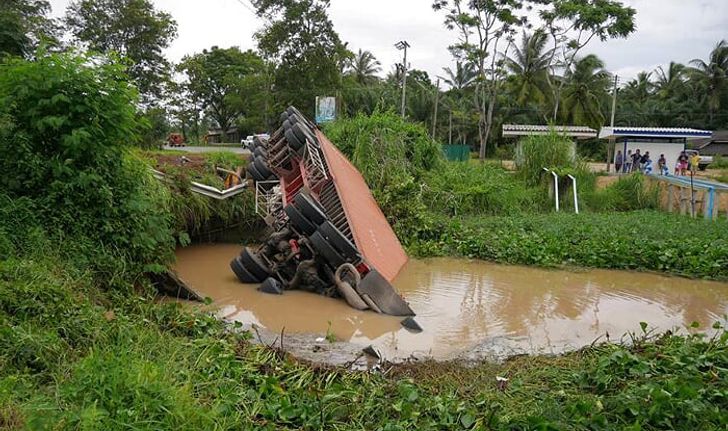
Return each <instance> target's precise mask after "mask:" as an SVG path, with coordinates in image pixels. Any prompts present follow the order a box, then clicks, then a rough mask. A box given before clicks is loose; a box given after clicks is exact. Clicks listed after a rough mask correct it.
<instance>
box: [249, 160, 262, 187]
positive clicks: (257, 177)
mask: <svg viewBox="0 0 728 431" xmlns="http://www.w3.org/2000/svg"><path fill="white" fill-rule="evenodd" d="M248 173H249V174H250V177H251V178H252V179H253V181H255V182H258V181H265V180H266V177H264V176H263V174H262V173H261V172H260V171H259V170H258V168H256V167H255V163H251V164H249V165H248Z"/></svg>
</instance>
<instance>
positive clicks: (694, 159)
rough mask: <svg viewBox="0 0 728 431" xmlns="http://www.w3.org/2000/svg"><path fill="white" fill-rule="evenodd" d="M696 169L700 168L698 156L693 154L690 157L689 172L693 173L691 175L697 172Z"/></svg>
mask: <svg viewBox="0 0 728 431" xmlns="http://www.w3.org/2000/svg"><path fill="white" fill-rule="evenodd" d="M698 168H700V154H698V153H697V152H695V153H693V155H692V156H691V157H690V170H691V171H693V173H696V172H698Z"/></svg>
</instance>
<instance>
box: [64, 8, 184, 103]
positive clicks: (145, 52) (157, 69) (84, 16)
mask: <svg viewBox="0 0 728 431" xmlns="http://www.w3.org/2000/svg"><path fill="white" fill-rule="evenodd" d="M65 23H66V27H67V28H68V30H69V31H70V32H71V34H72V35H73V37H74V39H75V40H76V41H77V42H82V43H86V44H88V47H89V48H90V49H91V50H92V51H96V52H101V53H111V52H115V53H118V54H119V55H121V56H122V57H124V58H126V59H128V60H129V76H130V77H131V78H133V80H134V83H135V84H136V85H137V87H138V88H139V91H140V92H141V94H142V96H143V97H144V102H149V103H151V102H154V101H156V100H158V99H159V98H160V97H162V95H163V93H162V92H163V89H164V83H165V82H166V81H167V80H168V79H169V75H170V67H169V62H168V61H167V59H166V58H165V57H164V50H165V49H166V48H167V47H169V45H170V44H171V43H172V41H173V40H174V39H175V37H177V23H176V22H175V21H174V19H173V18H172V16H171V15H169V14H168V13H166V12H160V11H157V10H156V9H155V8H154V5H153V4H152V2H151V1H149V0H74V1H73V2H72V3H71V4H70V5H69V6H68V10H67V11H66V16H65Z"/></svg>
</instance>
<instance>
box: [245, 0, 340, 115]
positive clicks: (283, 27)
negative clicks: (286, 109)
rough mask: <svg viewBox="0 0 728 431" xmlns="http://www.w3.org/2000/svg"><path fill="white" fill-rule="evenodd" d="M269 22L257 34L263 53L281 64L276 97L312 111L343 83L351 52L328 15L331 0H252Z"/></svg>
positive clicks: (278, 64)
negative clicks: (324, 96)
mask: <svg viewBox="0 0 728 431" xmlns="http://www.w3.org/2000/svg"><path fill="white" fill-rule="evenodd" d="M252 3H253V5H254V6H255V8H256V10H257V12H258V15H259V16H261V17H264V18H265V19H266V22H267V24H266V26H265V27H264V28H263V29H262V30H260V31H258V32H257V33H256V35H255V38H256V40H257V41H258V49H259V50H260V52H261V54H262V55H263V57H264V58H265V59H266V60H268V61H271V62H274V63H275V64H276V65H277V68H276V71H275V85H276V90H277V92H278V94H277V96H276V97H277V99H278V100H279V101H280V102H282V103H283V104H294V105H296V106H298V107H299V109H301V110H302V111H303V112H305V113H307V114H308V115H309V116H313V113H314V109H313V108H314V101H315V98H316V96H320V95H322V94H320V92H327V93H328V92H330V91H332V90H335V89H337V88H340V86H341V71H342V69H343V67H344V65H345V63H346V60H347V58H348V57H349V55H350V53H349V52H348V51H347V50H346V48H345V47H344V44H343V43H342V42H341V40H340V38H339V35H338V33H336V31H335V30H334V26H333V23H332V22H331V20H330V19H329V16H328V13H327V9H328V7H329V1H328V0H254V1H253V2H252Z"/></svg>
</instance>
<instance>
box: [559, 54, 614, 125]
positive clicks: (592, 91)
mask: <svg viewBox="0 0 728 431" xmlns="http://www.w3.org/2000/svg"><path fill="white" fill-rule="evenodd" d="M565 78H566V81H567V84H566V85H565V86H564V90H563V101H562V104H561V108H560V109H561V118H562V119H563V121H565V124H581V125H586V126H590V127H592V128H594V129H595V130H599V128H600V127H601V126H602V125H603V124H604V119H605V118H604V114H603V112H605V110H604V107H605V105H607V104H606V100H608V94H607V87H608V86H609V81H610V74H609V72H607V71H606V70H605V69H604V62H602V61H601V60H600V59H599V58H598V57H597V56H595V55H593V54H591V55H587V56H586V57H584V58H580V59H575V60H574V63H573V65H572V67H571V68H570V69H567V70H566V76H565Z"/></svg>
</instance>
